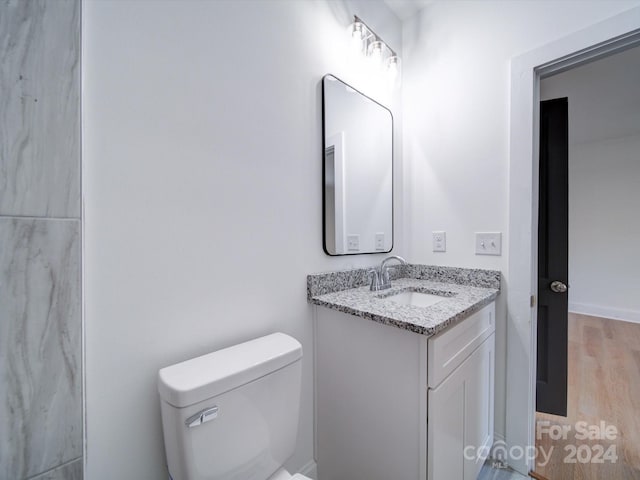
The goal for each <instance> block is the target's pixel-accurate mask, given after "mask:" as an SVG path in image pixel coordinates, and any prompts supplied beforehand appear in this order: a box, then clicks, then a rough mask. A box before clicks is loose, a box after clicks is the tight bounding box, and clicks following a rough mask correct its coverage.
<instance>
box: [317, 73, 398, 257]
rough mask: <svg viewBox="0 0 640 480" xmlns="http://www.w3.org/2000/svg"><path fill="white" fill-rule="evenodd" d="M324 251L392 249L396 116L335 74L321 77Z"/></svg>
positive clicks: (385, 250) (349, 253)
mask: <svg viewBox="0 0 640 480" xmlns="http://www.w3.org/2000/svg"><path fill="white" fill-rule="evenodd" d="M322 107H323V108H322V117H323V137H324V145H323V146H324V150H323V153H324V173H323V177H324V199H323V202H324V206H323V210H324V228H323V230H324V250H325V252H326V253H327V254H329V255H354V254H361V253H388V252H390V251H391V249H392V248H393V115H392V114H391V111H390V110H389V109H388V108H386V107H384V106H382V105H380V104H379V103H378V102H376V101H374V100H372V99H371V98H369V97H367V96H366V95H363V94H362V93H360V92H359V91H357V90H356V89H354V88H353V87H351V86H349V85H347V84H346V83H344V82H343V81H342V80H340V79H338V78H337V77H335V76H333V75H325V76H324V78H323V79H322Z"/></svg>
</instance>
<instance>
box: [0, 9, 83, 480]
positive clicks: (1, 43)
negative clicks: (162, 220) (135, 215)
mask: <svg viewBox="0 0 640 480" xmlns="http://www.w3.org/2000/svg"><path fill="white" fill-rule="evenodd" d="M0 58H1V59H2V62H1V63H0V480H25V479H48V480H58V479H68V480H81V479H82V476H83V473H82V471H83V458H82V455H83V413H82V319H81V220H80V204H81V197H80V108H79V107H80V101H79V98H80V90H79V85H80V82H79V76H80V70H79V59H80V0H55V1H49V0H0Z"/></svg>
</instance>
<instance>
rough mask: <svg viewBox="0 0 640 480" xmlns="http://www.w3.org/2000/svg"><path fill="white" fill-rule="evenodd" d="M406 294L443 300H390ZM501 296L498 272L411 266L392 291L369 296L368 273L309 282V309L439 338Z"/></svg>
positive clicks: (316, 277)
mask: <svg viewBox="0 0 640 480" xmlns="http://www.w3.org/2000/svg"><path fill="white" fill-rule="evenodd" d="M403 291H415V292H422V293H430V294H432V295H439V296H442V297H444V299H443V300H442V301H439V302H438V303H435V304H434V305H431V306H427V307H417V306H413V305H402V304H399V303H396V302H392V301H389V300H385V299H384V298H385V297H390V296H393V295H395V294H397V293H400V292H403ZM499 293H500V272H497V271H494V270H477V269H461V268H452V267H433V266H428V265H407V266H406V267H401V268H398V269H396V272H395V273H394V275H392V281H391V288H390V289H388V290H382V291H378V292H372V291H370V290H369V286H368V281H367V269H356V270H348V271H343V272H333V273H328V274H316V275H309V276H308V277H307V296H308V300H309V302H310V303H312V304H315V305H321V306H323V307H327V308H331V309H334V310H338V311H340V312H343V313H348V314H351V315H355V316H358V317H363V318H368V319H369V320H373V321H374V322H378V323H383V324H385V325H393V326H396V327H398V328H402V329H404V330H409V331H411V332H415V333H419V334H422V335H427V336H431V335H435V334H436V333H438V332H440V331H442V330H444V329H446V328H447V327H448V326H450V325H453V324H455V323H457V322H458V321H460V320H462V319H464V318H466V317H468V316H469V315H471V314H472V313H474V312H476V311H478V310H480V309H481V308H482V307H484V306H485V305H488V304H489V303H491V302H492V301H493V300H495V298H496V297H497V296H498V294H499Z"/></svg>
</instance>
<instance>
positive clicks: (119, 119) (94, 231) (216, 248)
mask: <svg viewBox="0 0 640 480" xmlns="http://www.w3.org/2000/svg"><path fill="white" fill-rule="evenodd" d="M353 13H356V14H358V15H360V16H362V18H364V19H365V20H366V21H367V22H368V23H370V24H371V26H372V27H373V28H374V29H376V30H377V31H378V33H380V34H381V35H382V36H383V37H384V38H385V39H386V40H388V41H389V43H392V46H393V48H395V49H398V50H399V49H400V48H399V47H400V45H399V43H400V38H401V30H400V24H399V21H398V20H397V18H396V17H395V16H393V15H392V14H390V12H389V10H388V9H387V7H386V6H385V5H384V4H380V3H372V2H367V1H366V0H362V1H359V2H355V1H354V2H334V1H324V0H323V1H313V2H307V1H305V2H298V1H243V2H238V1H208V2H204V1H189V2H187V1H180V2H177V1H176V2H167V1H85V2H84V5H83V49H84V51H83V60H82V61H83V129H84V142H83V143H84V146H83V150H84V151H83V175H84V191H85V199H84V201H85V213H86V216H85V218H86V232H85V233H86V236H85V258H84V264H85V266H84V268H85V308H86V316H85V323H86V416H87V468H86V476H87V478H91V479H92V480H100V479H106V478H122V479H136V480H144V479H148V480H158V479H160V478H166V470H165V467H164V462H165V460H164V453H163V442H162V432H161V424H160V413H159V404H158V396H157V393H156V374H157V370H158V369H159V368H161V367H163V366H166V365H169V364H172V363H174V362H177V361H181V360H184V359H187V358H190V357H193V356H196V355H200V354H204V353H207V352H209V351H212V350H215V349H217V348H220V347H224V346H228V345H231V344H234V343H236V342H240V341H244V340H247V339H249V338H252V337H256V336H259V335H263V334H267V333H270V332H273V331H284V332H286V333H289V334H291V335H293V336H295V337H296V338H298V339H299V340H300V341H301V342H302V344H303V347H304V352H305V360H304V362H305V363H304V370H303V373H304V380H303V387H302V388H303V392H302V408H301V418H300V432H299V439H298V448H297V450H296V453H295V455H294V457H293V458H292V459H291V461H290V463H289V465H288V466H289V467H290V468H291V469H292V470H297V469H299V468H300V467H302V466H303V465H305V464H306V463H307V462H309V461H310V460H312V456H313V415H312V411H313V402H312V400H313V379H312V358H313V351H312V345H313V344H312V324H311V311H312V310H311V307H310V306H309V305H308V304H307V302H306V289H305V287H306V284H305V282H306V278H305V277H306V274H307V273H311V272H318V271H326V270H337V269H342V268H347V267H352V266H364V265H373V264H374V263H377V262H379V261H380V260H381V256H373V255H368V256H356V257H338V258H333V257H328V256H326V255H325V254H324V253H323V250H322V218H321V215H322V191H321V182H322V139H321V134H322V129H321V105H320V92H321V90H320V88H321V87H320V81H321V78H322V76H323V75H324V74H325V73H328V72H331V73H334V74H336V75H337V76H339V77H340V78H342V79H344V80H345V81H347V82H349V83H351V84H353V85H354V86H355V87H356V88H359V89H361V90H362V91H363V92H364V93H367V94H368V95H370V96H372V97H374V98H376V99H377V100H379V101H381V102H382V103H384V104H386V105H389V106H390V107H391V109H392V110H393V111H394V113H395V116H396V117H399V116H400V110H399V108H398V104H399V98H398V97H399V94H398V93H393V94H388V93H385V91H384V90H383V89H382V88H383V87H381V86H378V85H376V78H375V77H371V76H368V75H367V72H366V71H364V70H360V68H359V66H360V64H359V63H358V62H357V61H356V60H353V59H351V58H350V57H349V56H348V54H347V53H346V52H348V50H347V49H346V48H345V47H346V45H345V43H344V41H345V38H344V32H345V28H346V25H347V23H348V22H349V20H350V15H351V14H353ZM396 129H397V130H396V133H397V134H399V132H400V126H399V125H398V124H396ZM398 138H399V137H398ZM397 143H399V142H397ZM396 154H397V155H398V154H399V149H398V150H397V151H396ZM397 167H398V168H397V170H396V173H397V177H396V178H397V181H398V185H399V184H400V181H401V175H402V169H401V168H400V167H401V165H400V163H399V162H398V165H397ZM396 191H397V192H400V191H401V189H400V188H397V190H396ZM402 202H403V198H402V196H401V195H398V197H397V198H396V217H395V218H396V232H397V233H396V235H397V237H396V238H397V239H398V241H397V242H396V249H395V251H397V252H398V253H400V254H404V252H403V251H402V245H403V238H402V232H403V225H402V215H401V213H402V211H403V208H402Z"/></svg>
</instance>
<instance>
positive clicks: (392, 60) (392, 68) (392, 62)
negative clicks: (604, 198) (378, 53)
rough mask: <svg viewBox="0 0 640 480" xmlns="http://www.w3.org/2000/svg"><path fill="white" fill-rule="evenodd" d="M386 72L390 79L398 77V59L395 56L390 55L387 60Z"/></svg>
mask: <svg viewBox="0 0 640 480" xmlns="http://www.w3.org/2000/svg"><path fill="white" fill-rule="evenodd" d="M387 72H389V76H391V78H392V79H396V78H397V77H399V76H400V58H399V57H398V56H397V55H392V56H390V57H389V58H388V59H387Z"/></svg>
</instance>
